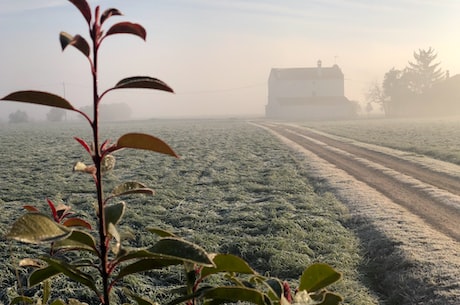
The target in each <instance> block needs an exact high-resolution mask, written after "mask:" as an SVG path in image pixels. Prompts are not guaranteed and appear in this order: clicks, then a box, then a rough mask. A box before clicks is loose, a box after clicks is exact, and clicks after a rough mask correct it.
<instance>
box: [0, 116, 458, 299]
mask: <svg viewBox="0 0 460 305" xmlns="http://www.w3.org/2000/svg"><path fill="white" fill-rule="evenodd" d="M302 124H303V125H305V126H307V125H308V126H311V127H314V128H318V129H320V130H323V131H327V132H331V133H334V134H337V135H339V134H341V135H345V136H348V137H350V138H356V139H359V140H360V141H367V142H369V143H370V142H372V143H379V144H382V145H387V146H392V147H399V148H403V145H404V144H405V143H406V142H407V141H408V140H414V138H418V139H423V140H419V141H412V143H410V144H409V143H406V144H407V147H409V148H410V150H412V151H416V152H418V153H421V152H422V151H423V149H428V148H429V149H431V150H432V151H433V154H434V153H435V154H437V155H439V156H438V157H439V158H441V157H442V156H445V157H443V158H445V159H447V156H453V155H455V153H456V150H455V147H460V145H458V144H460V143H458V142H460V140H459V137H458V136H457V135H458V133H459V131H458V128H457V127H458V123H456V122H455V121H450V122H441V121H424V122H423V121H411V122H407V123H406V122H403V121H396V120H394V121H387V120H381V121H350V122H329V123H326V122H323V123H319V122H315V123H302ZM126 132H145V133H149V134H152V135H155V136H158V137H160V138H161V139H163V140H165V141H166V142H167V143H168V144H170V145H171V147H172V148H173V149H174V150H175V151H176V152H177V153H178V154H179V155H180V156H181V158H180V159H178V160H177V159H173V158H171V157H166V156H163V155H158V154H152V153H150V152H143V151H132V150H124V151H120V152H117V153H116V154H115V157H116V159H117V163H116V167H115V170H114V171H113V172H112V173H111V174H109V175H108V176H107V177H106V178H107V179H106V183H107V184H106V190H107V191H110V189H111V187H113V186H114V185H117V184H119V183H120V182H122V181H127V180H136V181H139V182H143V183H145V184H146V185H147V186H149V187H151V188H153V189H155V190H156V195H155V196H153V197H139V196H133V197H132V198H127V199H126V202H127V206H128V209H127V213H126V216H125V218H124V223H122V224H121V226H122V227H123V229H124V230H126V233H128V234H126V235H130V236H132V237H131V238H130V239H129V240H127V241H126V243H129V244H131V245H137V246H144V245H148V244H149V243H150V242H151V241H152V239H153V238H154V237H153V236H151V235H149V234H145V233H144V232H145V231H144V230H143V228H145V227H155V226H158V227H161V228H164V229H167V230H171V231H173V232H174V233H177V234H178V235H180V236H183V237H185V238H186V239H188V240H191V241H193V242H196V243H198V244H200V245H201V246H203V247H204V248H205V249H206V250H207V251H208V252H225V253H233V254H237V255H240V256H242V257H243V258H244V259H246V260H247V261H248V262H249V264H250V265H251V266H252V267H253V268H254V269H256V270H257V271H258V272H260V273H262V274H265V275H272V276H277V277H280V278H282V279H286V280H289V281H290V282H292V283H295V281H296V279H297V278H298V276H299V275H300V274H301V272H302V271H303V269H304V268H305V267H306V266H307V265H308V264H310V263H312V262H325V263H328V264H331V265H332V266H333V267H335V268H336V269H338V270H339V271H341V272H342V273H343V279H342V280H341V281H340V282H339V283H338V284H337V285H335V286H334V287H333V290H334V291H337V292H339V293H341V294H342V295H343V296H344V298H345V304H362V305H365V304H378V303H382V302H385V301H388V300H391V299H393V300H394V299H399V298H401V296H402V297H404V296H405V295H406V294H407V291H406V290H405V289H412V288H414V287H415V288H414V289H420V291H424V290H423V289H424V288H423V287H417V286H415V284H417V285H422V286H423V285H428V284H427V283H428V282H429V281H430V279H428V278H426V277H427V276H429V275H427V274H425V273H422V272H421V273H419V274H410V278H411V279H413V280H414V283H407V286H404V287H399V288H397V289H396V290H392V291H385V292H383V293H382V291H379V292H378V293H377V292H373V291H372V290H371V288H369V287H372V285H371V284H370V282H371V281H372V277H373V276H375V274H376V273H379V272H386V269H385V268H389V269H392V272H397V271H403V270H411V269H409V268H406V267H408V266H410V264H413V261H412V258H414V257H416V256H417V255H418V253H415V252H414V253H413V254H411V252H410V251H411V249H410V245H411V244H410V241H409V242H407V241H404V242H402V241H401V240H399V239H398V237H397V234H399V233H401V232H396V230H395V233H394V234H395V235H394V236H393V237H394V240H392V239H386V238H382V236H380V235H379V233H378V232H377V231H370V232H369V231H366V233H365V234H367V235H366V236H363V233H362V232H361V231H360V230H361V229H363V228H366V227H370V225H371V221H370V220H369V221H363V220H362V219H361V220H360V221H359V222H357V218H356V217H354V216H353V215H352V214H351V213H357V211H356V210H353V209H354V207H353V206H352V205H350V203H349V202H348V203H347V204H348V205H347V206H348V207H347V206H345V204H344V203H342V202H340V201H339V199H340V200H343V199H347V198H348V197H347V196H357V195H359V196H361V198H360V199H359V200H361V202H366V201H369V202H372V203H375V204H377V205H378V206H379V207H380V208H383V207H384V206H385V205H384V204H383V203H382V202H384V200H383V199H381V198H380V197H379V195H375V194H374V193H372V192H371V191H369V192H366V191H365V189H364V188H363V186H362V185H359V184H356V185H355V184H352V183H351V182H350V181H349V180H344V179H345V178H343V177H341V176H339V175H338V176H334V177H335V178H334V179H339V180H340V179H342V181H341V182H340V181H339V183H338V184H339V185H340V184H341V188H338V192H337V193H336V194H338V196H337V195H333V194H332V192H333V191H334V192H336V191H337V189H335V190H333V187H334V188H335V186H334V185H332V184H328V183H325V179H323V178H322V177H326V175H328V173H331V172H333V171H334V169H333V168H330V166H328V165H327V164H325V163H324V162H322V161H321V160H319V159H318V158H315V157H314V156H309V155H308V154H307V155H304V154H300V153H299V152H298V151H296V150H293V149H292V147H290V146H289V145H286V143H284V142H283V141H280V140H279V139H278V138H277V137H275V136H273V135H272V134H271V133H269V132H267V131H266V130H264V129H262V128H259V127H257V126H255V125H252V124H248V123H247V122H245V121H242V120H241V121H240V120H183V121H180V120H177V121H175V120H156V121H153V120H152V121H139V122H130V123H110V124H105V125H103V126H102V135H101V137H102V138H107V137H109V138H111V139H112V140H114V141H115V140H116V139H117V138H118V137H119V136H120V135H122V134H124V133H126ZM428 132H431V134H432V135H436V136H433V137H429V136H428ZM89 134H90V132H89V127H87V126H86V125H83V124H81V125H80V124H33V125H32V124H31V125H17V126H11V125H9V126H2V127H1V129H0V142H1V143H2V156H3V160H2V162H1V163H0V205H1V206H2V207H3V209H2V211H3V213H2V215H1V216H0V234H1V236H4V234H5V232H6V231H7V230H8V227H9V225H10V224H11V222H12V221H13V219H15V218H17V217H18V216H19V214H20V213H23V209H22V208H21V207H22V205H23V204H30V205H35V206H39V207H40V208H41V209H43V210H46V202H45V199H46V198H51V199H52V200H54V201H56V202H59V201H62V202H64V203H65V204H69V205H71V206H72V208H73V209H74V210H75V211H77V212H79V213H81V214H82V215H83V216H84V217H88V219H90V220H91V221H93V218H92V214H91V213H92V212H91V210H92V204H93V201H94V198H93V193H92V192H93V185H92V183H91V179H90V177H89V176H86V175H84V174H77V173H73V172H72V170H71V169H72V166H73V164H74V163H75V162H76V161H84V162H86V163H89V157H88V156H87V155H86V154H85V152H84V150H83V149H82V148H81V147H80V146H79V144H78V143H77V142H76V141H75V140H73V139H72V137H73V136H78V137H82V138H84V139H86V140H87V141H88V142H90V139H89V138H88V137H89ZM380 139H381V140H380ZM379 141H381V142H379ZM443 143H449V145H445V144H443ZM457 143H458V144H457ZM417 145H418V146H417ZM441 153H444V155H441ZM329 178H331V177H328V179H329ZM347 179H348V178H347ZM343 181H346V182H345V183H343ZM357 189H359V192H356V190H357ZM350 194H351V195H350ZM338 198H339V199H338ZM349 209H350V211H351V213H350V211H349ZM391 209H392V210H388V211H383V212H382V216H379V217H381V218H382V219H384V218H385V217H386V218H389V217H390V216H389V215H390V214H391V213H396V214H395V215H396V216H391V217H394V219H396V218H397V217H402V215H403V213H402V212H401V211H399V210H398V209H395V208H393V207H392V208H391ZM370 211H373V210H371V209H369V210H365V211H358V212H359V213H362V214H364V213H368V212H370ZM390 211H391V213H390ZM372 213H373V214H375V215H377V213H376V212H372ZM391 215H392V214H391ZM401 221H402V223H405V222H406V220H405V219H404V220H401ZM410 221H411V220H407V222H408V223H409V222H410ZM414 230H416V227H414ZM410 234H416V233H415V231H414V233H410ZM412 236H415V235H412ZM2 238H3V237H2ZM409 239H410V236H409ZM2 242H3V243H4V244H9V245H10V246H8V247H3V248H2V250H1V251H2V253H1V254H0V255H1V257H2V260H3V261H2V263H1V264H0V273H1V274H2V275H3V276H2V278H1V282H0V288H1V289H0V302H2V301H3V302H7V300H8V296H11V295H13V294H14V291H15V289H14V287H15V286H17V284H16V283H15V282H16V280H15V279H16V276H15V272H16V271H15V268H16V267H15V266H16V265H17V262H18V259H20V258H23V257H24V256H26V254H27V253H25V252H29V253H37V251H38V249H35V250H34V249H29V250H28V251H25V247H24V245H23V244H19V243H16V242H12V243H7V242H6V241H5V240H3V241H2ZM370 242H371V243H372V247H373V248H372V249H373V252H369V243H370ZM406 242H407V244H406ZM423 242H424V243H425V242H428V243H429V242H430V241H426V240H423ZM362 243H365V244H364V245H363V244H362ZM400 244H401V245H405V246H406V247H407V248H406V250H407V252H404V253H399V254H400V255H399V254H398V255H394V253H393V254H392V255H387V256H385V255H383V254H382V253H381V251H382V250H386V251H389V249H393V248H395V247H396V246H395V245H400ZM432 246H433V247H436V246H437V244H436V243H434V244H433V245H432ZM42 250H43V249H42ZM386 253H388V252H386ZM411 255H413V256H411ZM444 255H446V254H444ZM376 258H377V259H376ZM431 263H432V262H430V264H431ZM389 266H392V268H390V267H389ZM421 267H422V268H423V266H421ZM17 270H18V273H19V275H20V278H21V281H22V284H24V283H25V276H26V274H27V272H26V270H24V269H21V268H19V269H17ZM440 272H441V271H440ZM395 276H399V275H398V273H389V274H388V277H387V278H386V280H389V281H391V280H392V277H395ZM405 276H407V275H405ZM384 278H385V277H384ZM401 278H402V275H401ZM180 283H181V276H180V275H178V274H176V273H168V272H158V273H154V272H150V273H148V274H146V275H145V276H137V277H128V278H127V279H126V280H125V282H124V283H123V284H124V285H126V286H129V287H130V288H132V289H134V290H136V291H137V292H140V293H143V294H145V295H146V296H148V297H150V298H152V299H155V298H156V297H159V298H162V299H167V298H168V294H167V293H166V286H167V285H172V286H177V285H179V284H180ZM374 284H375V283H374ZM382 285H383V286H385V285H386V283H382ZM54 287H55V289H56V290H60V291H64V293H70V291H73V293H77V295H78V296H80V298H82V299H86V298H87V294H88V292H87V291H85V290H82V289H79V288H76V287H75V286H73V285H68V284H66V283H64V282H63V281H57V282H56V283H55V286H54ZM386 287H390V285H387V286H386ZM380 288H382V287H380ZM383 289H384V288H383ZM28 293H29V294H33V293H34V290H32V291H29V292H28ZM447 293H449V292H447V291H446V294H447ZM435 302H436V300H433V299H432V300H431V303H429V304H436V303H435ZM388 304H392V303H391V302H390V303H388Z"/></svg>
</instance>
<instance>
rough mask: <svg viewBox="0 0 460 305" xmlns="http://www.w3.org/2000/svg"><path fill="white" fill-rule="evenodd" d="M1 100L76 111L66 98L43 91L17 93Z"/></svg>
mask: <svg viewBox="0 0 460 305" xmlns="http://www.w3.org/2000/svg"><path fill="white" fill-rule="evenodd" d="M1 100H4V101H14V102H23V103H29V104H37V105H43V106H51V107H56V108H62V109H67V110H73V111H75V108H74V107H73V106H72V105H71V104H70V103H69V102H68V101H67V100H65V99H64V98H62V97H60V96H58V95H55V94H52V93H48V92H42V91H34V90H27V91H16V92H13V93H10V94H8V95H7V96H5V97H3V98H2V99H1Z"/></svg>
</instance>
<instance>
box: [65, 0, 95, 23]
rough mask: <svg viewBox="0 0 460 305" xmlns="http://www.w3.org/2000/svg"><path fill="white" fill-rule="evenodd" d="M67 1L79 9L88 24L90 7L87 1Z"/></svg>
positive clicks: (89, 21)
mask: <svg viewBox="0 0 460 305" xmlns="http://www.w3.org/2000/svg"><path fill="white" fill-rule="evenodd" d="M69 1H70V2H71V3H72V4H73V5H75V6H76V7H77V8H78V9H79V10H80V13H81V14H82V15H83V17H85V19H86V22H87V23H88V25H90V23H91V8H90V7H89V5H88V2H86V1H85V0H69Z"/></svg>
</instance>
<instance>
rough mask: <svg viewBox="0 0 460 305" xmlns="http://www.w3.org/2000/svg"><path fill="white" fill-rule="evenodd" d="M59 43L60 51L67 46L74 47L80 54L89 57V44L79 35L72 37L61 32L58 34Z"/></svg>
mask: <svg viewBox="0 0 460 305" xmlns="http://www.w3.org/2000/svg"><path fill="white" fill-rule="evenodd" d="M59 41H60V42H61V48H62V51H64V49H65V48H66V47H67V46H68V45H71V46H74V47H75V48H77V49H78V50H79V51H80V52H82V53H83V54H84V55H85V56H86V57H89V53H90V48H89V44H88V43H87V42H86V40H85V38H83V37H82V36H80V35H75V36H72V35H70V34H69V33H66V32H61V33H60V34H59Z"/></svg>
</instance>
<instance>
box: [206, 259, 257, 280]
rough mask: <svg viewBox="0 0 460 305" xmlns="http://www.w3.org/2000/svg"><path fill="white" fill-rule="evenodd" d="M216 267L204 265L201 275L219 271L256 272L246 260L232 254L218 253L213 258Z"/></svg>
mask: <svg viewBox="0 0 460 305" xmlns="http://www.w3.org/2000/svg"><path fill="white" fill-rule="evenodd" d="M212 261H213V262H214V264H215V266H214V267H204V268H203V270H202V271H201V277H203V278H204V277H206V276H208V275H211V274H215V273H219V272H236V273H243V274H255V273H256V272H255V271H254V270H252V269H251V267H249V265H248V263H246V261H245V260H243V259H241V258H240V257H238V256H235V255H232V254H216V255H215V256H214V257H213V260H212Z"/></svg>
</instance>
